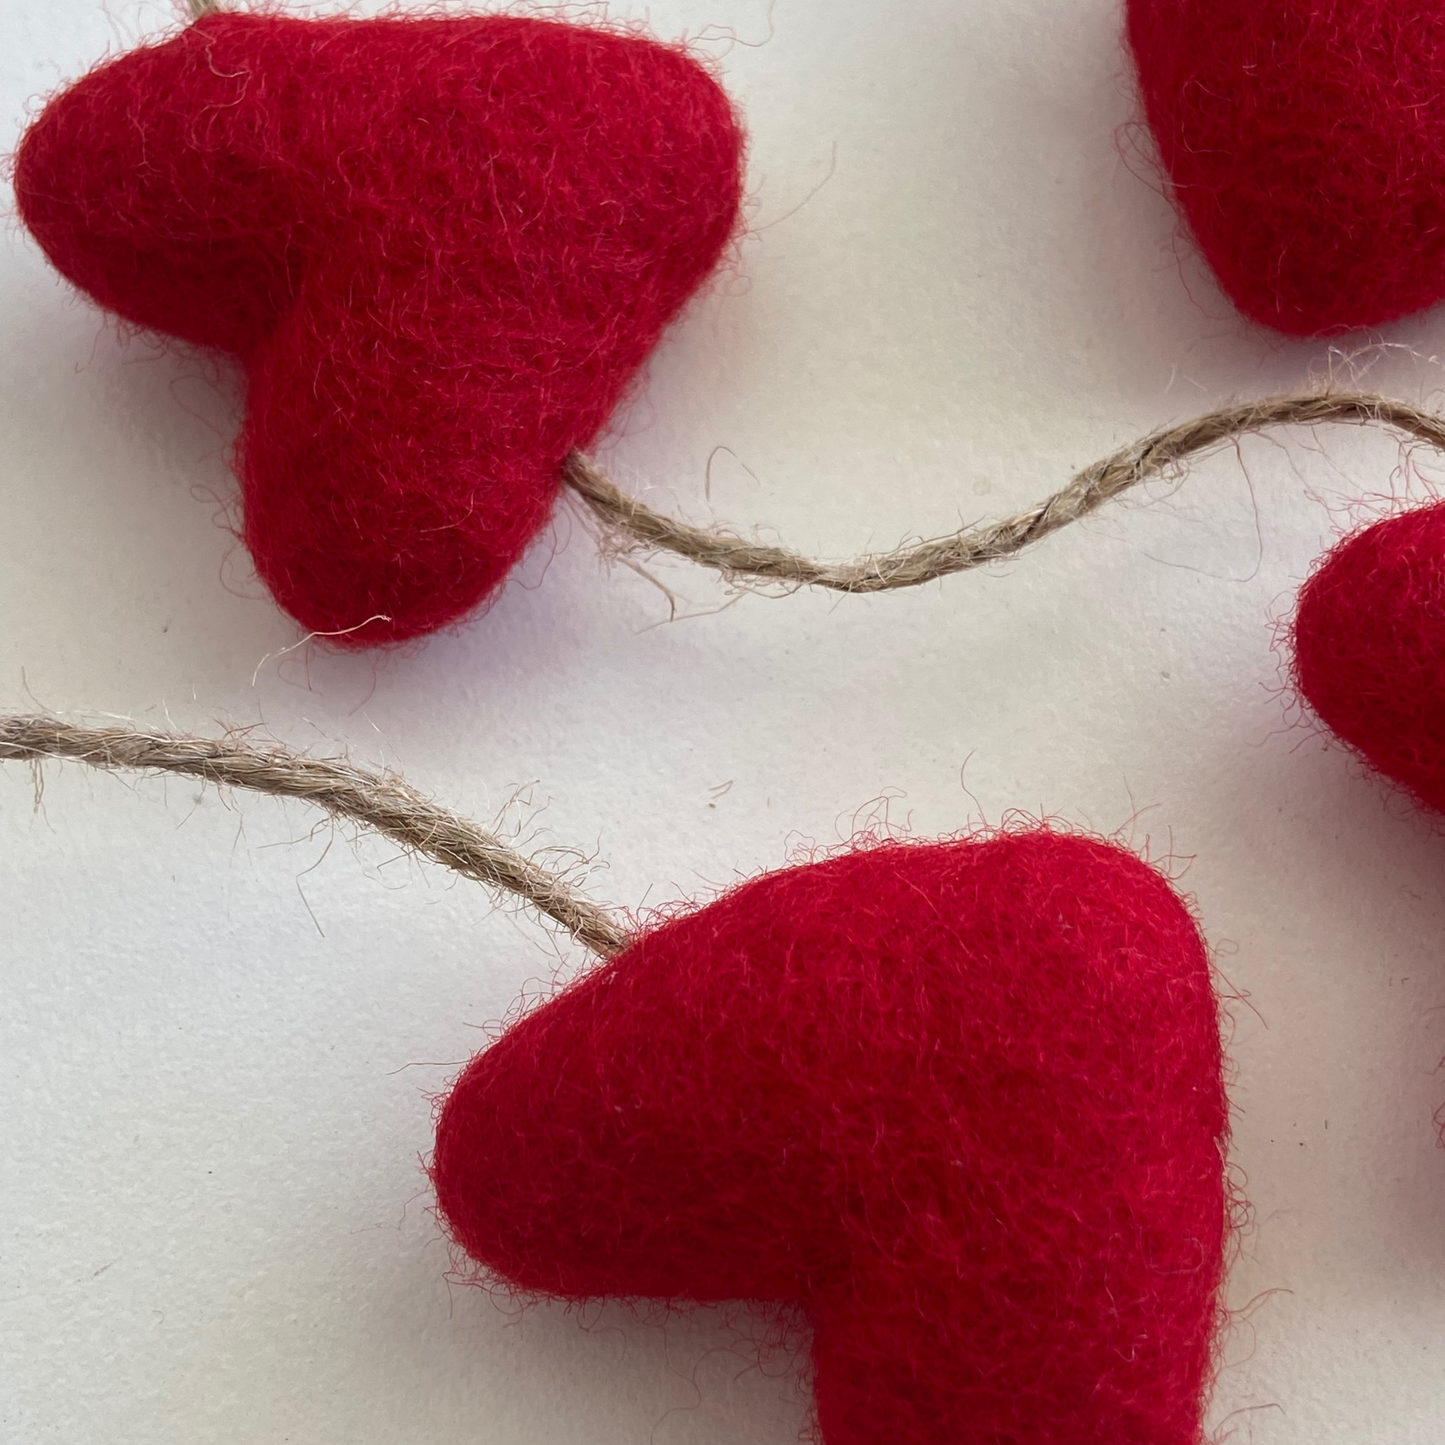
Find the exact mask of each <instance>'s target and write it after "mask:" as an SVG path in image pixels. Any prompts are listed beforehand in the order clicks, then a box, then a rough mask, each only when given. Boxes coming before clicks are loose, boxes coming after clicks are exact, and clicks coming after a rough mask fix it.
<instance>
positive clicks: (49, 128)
mask: <svg viewBox="0 0 1445 1445" xmlns="http://www.w3.org/2000/svg"><path fill="white" fill-rule="evenodd" d="M742 151H743V136H742V131H741V129H740V127H739V124H738V122H737V119H736V117H735V115H734V113H733V110H732V107H731V106H730V104H729V102H728V100H727V97H726V96H725V95H724V94H723V92H722V90H721V88H720V87H719V86H718V84H717V83H716V82H715V81H714V80H713V78H712V77H711V75H710V74H709V73H708V72H707V71H706V70H705V69H703V67H702V66H700V65H699V64H698V63H697V61H696V60H694V59H693V58H692V57H690V56H689V55H688V54H686V53H685V52H684V51H682V50H681V49H679V48H676V47H670V46H665V45H661V44H658V43H656V42H654V41H651V40H648V39H645V38H644V37H642V36H641V35H639V34H636V33H632V32H626V33H624V32H621V31H611V30H606V29H597V28H587V27H581V26H575V25H567V24H560V23H555V22H546V21H538V20H527V19H520V18H516V17H511V16H486V17H464V18H448V19H438V18H415V19H408V20H397V19H385V20H348V19H321V20H296V19H288V18H286V17H283V16H278V15H270V14H245V15H241V14H228V13H216V14H210V15H206V16H203V17H202V18H201V19H199V20H198V21H196V23H194V24H193V25H191V26H189V27H188V28H187V29H186V30H184V31H182V32H181V33H180V34H179V35H177V36H175V37H173V38H171V39H169V40H166V41H164V42H162V43H160V44H155V45H149V46H144V47H142V48H141V49H139V50H136V51H133V52H131V53H130V54H128V55H124V56H122V57H120V58H119V59H118V60H115V61H112V62H110V63H108V64H106V65H102V66H101V67H99V68H98V69H97V70H95V71H93V72H91V74H89V75H88V76H86V77H85V78H84V79H83V80H81V81H80V82H79V83H77V84H76V85H74V86H72V87H70V88H69V89H68V90H66V91H64V92H62V93H61V94H60V95H59V96H57V97H56V98H55V99H54V100H52V101H51V102H50V104H49V105H48V106H47V107H46V108H45V110H44V111H43V113H42V114H41V115H40V117H39V118H38V119H37V120H36V121H35V123H34V124H33V125H32V126H31V128H30V129H29V131H28V132H27V133H26V135H25V138H24V140H23V141H22V143H21V146H20V150H19V154H18V157H17V162H16V172H15V190H16V196H17V199H18V202H19V208H20V214H21V217H22V219H23V220H24V222H25V224H26V225H27V226H28V227H29V229H30V231H31V232H32V233H33V234H34V235H35V236H36V238H37V239H38V240H39V241H40V244H41V245H42V246H43V247H44V249H45V251H46V253H47V255H48V256H49V257H50V259H51V260H52V261H53V262H54V263H55V265H56V266H57V267H58V268H59V270H60V271H61V272H63V273H64V274H65V275H66V276H67V277H68V278H69V279H70V280H71V281H72V282H74V283H75V285H77V286H78V287H80V288H81V289H82V290H84V291H86V292H87V293H89V294H90V295H91V296H92V297H94V298H95V300H96V301H98V302H99V303H100V304H101V305H102V306H104V307H106V308H108V309H109V310H112V311H114V312H116V313H117V314H118V315H120V316H122V317H124V318H125V319H126V320H128V321H131V322H135V323H137V324H139V325H141V326H147V327H153V328H155V329H156V330H158V331H163V332H169V333H171V334H173V335H175V336H178V337H181V338H182V339H184V340H186V341H189V342H193V343H196V344H199V345H202V346H208V347H216V348H220V349H222V350H225V351H229V352H233V353H235V354H236V355H237V356H239V357H240V358H241V361H242V362H243V364H244V366H245V369H246V374H247V377H248V395H247V403H246V419H245V425H244V428H243V431H242V435H241V439H240V443H239V447H238V470H239V473H240V477H241V484H242V490H243V497H244V511H245V521H244V537H245V541H246V544H247V546H248V547H249V548H250V550H251V554H252V556H253V558H254V559H255V563H256V567H257V570H258V571H259V573H260V574H261V576H262V578H263V579H264V580H265V581H266V583H267V584H268V585H269V587H270V588H271V590H272V592H273V593H274V594H275V596H276V599H277V601H278V602H280V604H281V605H282V606H283V607H284V608H286V610H287V611H289V612H290V613H291V614H292V615H293V616H295V617H296V618H297V619H298V620H299V621H300V622H301V623H302V624H303V625H304V626H305V627H307V628H308V629H311V630H313V631H316V632H320V633H325V634H328V635H333V636H335V637H336V639H337V641H338V642H339V643H340V644H341V645H343V646H361V645H366V644H370V643H377V642H391V641H398V640H401V639H404V638H408V637H414V636H417V635H418V634H421V633H425V632H428V631H431V630H433V629H435V628H437V627H439V626H442V625H443V624H445V623H447V622H450V621H452V620H454V619H455V618H457V617H460V616H462V615H464V614H465V613H467V612H469V611H470V610H472V609H473V608H475V607H476V606H477V605H478V604H479V603H480V602H481V601H483V600H484V599H485V598H486V597H487V596H489V595H490V594H491V593H492V592H493V591H494V590H495V588H496V587H497V586H498V585H499V584H500V582H501V581H502V580H503V578H504V577H505V576H506V574H507V572H508V570H509V569H510V568H511V566H512V565H513V563H514V562H515V561H516V559H517V558H518V556H519V555H520V554H521V552H522V550H523V549H524V548H525V547H526V545H527V544H528V542H529V541H530V540H531V539H532V538H533V536H534V535H535V534H536V533H537V531H538V529H539V528H540V527H541V526H542V525H543V523H544V522H545V520H546V518H547V516H548V514H549V512H550V510H551V507H552V504H553V501H554V499H555V496H556V493H557V488H558V485H559V473H560V469H561V466H562V463H563V460H564V458H566V457H567V455H568V454H569V453H570V452H571V451H572V450H573V449H574V448H576V447H579V446H583V445H585V444H587V443H588V442H589V441H590V440H591V439H592V438H593V437H594V436H595V435H596V433H597V432H598V431H599V429H600V428H601V427H602V426H603V424H604V423H605V422H606V420H607V418H608V416H609V415H610V414H611V412H612V411H613V409H614V408H615V407H616V405H617V403H618V401H619V399H620V398H621V396H622V395H623V393H624V391H625V390H626V388H627V386H628V384H629V383H630V382H631V380H632V379H633V377H634V376H635V375H636V373H637V370H638V368H639V367H640V366H641V365H642V363H643V361H644V360H645V359H646V357H647V355H648V353H649V352H650V351H651V350H652V348H653V347H654V345H655V344H656V342H657V340H658V337H659V336H660V334H661V332H662V330H663V328H664V327H665V326H666V325H667V323H668V322H669V321H670V320H672V318H673V317H674V316H675V315H676V314H677V312H678V310H679V309H680V308H681V307H682V306H683V304H684V303H685V302H686V301H687V299H688V298H689V297H690V296H691V295H692V294H693V292H694V291H695V290H696V289H697V287H698V286H699V284H700V283H701V282H702V281H703V280H704V279H705V278H706V276H707V275H708V274H709V273H710V272H711V271H712V270H713V268H714V267H715V265H716V264H717V262H718V259H719V257H720V256H721V254H722V251H723V248H724V247H725V246H726V244H727V242H728V240H729V238H730V237H731V236H732V234H733V232H734V230H735V228H736V226H737V222H738V214H739V205H740V199H741V164H742Z"/></svg>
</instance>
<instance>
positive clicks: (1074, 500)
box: [563, 391, 1445, 592]
mask: <svg viewBox="0 0 1445 1445" xmlns="http://www.w3.org/2000/svg"><path fill="white" fill-rule="evenodd" d="M1321 422H1345V423H1352V424H1356V425H1378V426H1385V427H1390V428H1392V429H1394V430H1395V431H1399V432H1403V433H1404V434H1406V435H1408V436H1412V437H1415V438H1417V439H1418V440H1420V441H1423V442H1427V443H1429V445H1431V446H1432V447H1436V448H1439V449H1441V450H1445V416H1440V415H1437V414H1435V413H1433V412H1429V411H1424V410H1422V409H1421V408H1419V407H1415V406H1411V405H1410V404H1409V403H1408V402H1403V401H1395V400H1393V399H1391V398H1390V397H1385V396H1380V395H1377V394H1375V393H1373V392H1346V391H1341V392H1318V393H1304V394H1300V395H1294V396H1275V397H1266V398H1264V399H1263V400H1259V401H1247V402H1240V403H1238V404H1236V405H1234V406H1226V407H1221V408H1220V409H1219V410H1217V411H1211V412H1208V413H1206V414H1205V415H1204V416H1198V417H1195V418H1194V419H1193V420H1192V421H1186V422H1181V423H1180V424H1179V425H1177V426H1171V427H1165V428H1163V429H1162V430H1160V431H1156V432H1151V433H1150V434H1149V435H1148V436H1146V437H1143V438H1142V439H1140V440H1139V441H1136V442H1131V443H1130V444H1129V445H1128V446H1126V447H1123V448H1121V449H1120V450H1119V451H1117V452H1115V453H1113V455H1112V456H1107V457H1105V458H1103V460H1102V461H1097V462H1095V463H1093V465H1092V466H1088V467H1085V468H1084V470H1083V471H1081V472H1079V473H1078V474H1077V475H1076V476H1075V477H1074V478H1073V480H1072V481H1070V482H1069V483H1068V485H1067V486H1065V487H1062V488H1060V489H1059V490H1058V491H1057V492H1055V493H1054V494H1053V496H1051V497H1046V498H1045V499H1044V500H1043V501H1042V502H1038V503H1036V504H1035V505H1034V506H1032V507H1029V508H1027V509H1026V510H1024V511H1022V512H1019V513H1017V514H1015V515H1014V516H1012V517H1005V518H1004V519H1003V521H1001V522H989V523H986V524H984V525H982V526H978V527H967V528H963V529H962V530H960V531H957V532H953V533H950V534H949V535H948V536H946V537H935V538H932V539H930V540H927V541H923V542H919V543H917V544H915V545H912V546H906V547H899V548H898V549H896V550H895V551H892V552H879V553H874V554H870V555H866V556H862V557H857V558H854V559H853V560H852V561H847V562H819V561H814V560H813V559H812V558H809V557H803V556H800V555H799V554H798V553H796V552H790V551H788V550H787V548H785V547H777V546H773V545H770V544H768V543H765V542H757V541H750V540H749V539H747V538H745V537H742V536H740V535H739V534H738V533H736V532H733V531H729V530H727V529H726V528H723V527H695V526H692V525H691V524H689V523H687V522H680V521H677V520H676V519H674V518H672V517H665V516H663V515H662V514H660V513H658V512H654V511H652V509H651V508H649V507H647V506H645V505H644V504H643V503H642V502H640V501H638V500H637V498H636V497H633V496H629V495H628V494H627V493H626V492H624V491H622V490H621V489H620V488H619V487H618V486H617V485H616V484H615V483H614V482H612V481H610V480H609V479H608V478H607V477H606V476H604V475H603V473H602V472H601V471H599V470H598V468H597V466H596V464H595V463H594V462H592V461H591V460H590V459H589V458H588V457H586V456H584V455H583V454H582V453H581V452H573V453H572V454H571V455H570V456H569V457H568V458H567V461H566V463H565V464H564V468H563V478H564V480H565V481H566V483H567V485H568V486H570V487H571V488H572V490H573V491H575V492H576V493H577V495H578V496H580V497H581V498H582V499H583V501H585V502H586V503H587V505H588V506H589V507H590V508H591V509H592V511H593V513H594V514H595V515H596V516H597V518H598V519H599V520H600V521H601V522H602V523H603V525H604V526H605V527H606V528H607V529H608V530H609V531H611V532H612V533H614V534H621V536H622V537H624V538H625V539H626V545H628V546H630V547H635V548H639V549H647V550H651V551H662V552H674V553H676V554H677V555H678V556H680V557H686V558H687V559H688V560H689V561H692V562H697V563H700V564H701V565H702V566H704V567H714V568H716V569H717V570H718V571H719V572H721V573H723V575H724V576H726V577H727V578H728V579H729V580H730V581H738V582H744V583H745V582H747V581H749V580H756V581H759V582H765V583H766V582H780V583H784V584H791V585H794V586H801V587H827V588H831V589H832V590H833V591H835V592H890V591H892V590H894V589H895V588H899V587H916V586H918V585H919V584H920V583H922V582H932V581H933V580H934V579H935V578H938V577H947V576H949V575H950V574H951V573H954V572H966V571H968V570H969V569H970V568H973V567H982V566H985V565H986V564H987V563H989V562H999V561H1002V560H1003V559H1004V558H1007V557H1013V556H1015V555H1017V554H1018V553H1019V552H1021V551H1023V549H1024V548H1025V547H1028V546H1030V545H1031V544H1032V543H1034V542H1038V541H1042V540H1043V538H1045V537H1047V536H1049V535H1050V534H1051V533H1053V532H1057V531H1059V530H1060V528H1063V527H1067V526H1068V525H1069V524H1070V523H1071V522H1077V521H1079V520H1080V518H1082V517H1087V516H1088V515H1089V513H1090V512H1093V511H1095V510H1096V509H1097V508H1099V507H1101V506H1103V504H1104V503H1105V502H1107V501H1109V500H1110V499H1111V498H1113V497H1117V496H1119V495H1120V493H1122V492H1126V491H1128V490H1129V488H1130V487H1134V486H1137V485H1138V484H1139V483H1140V482H1143V481H1147V480H1148V479H1149V478H1150V477H1157V476H1160V475H1164V474H1167V473H1168V472H1170V471H1171V469H1173V468H1175V467H1177V466H1178V465H1179V464H1180V463H1182V462H1183V461H1184V460H1185V458H1187V457H1190V456H1193V455H1195V454H1196V453H1198V452H1202V451H1207V450H1208V449H1209V448H1210V447H1214V446H1218V445H1220V444H1221V443H1223V442H1227V441H1230V440H1232V439H1234V438H1236V437H1241V436H1247V435H1249V434H1250V433H1253V432H1260V431H1264V430H1266V429H1267V428H1269V427H1275V426H1316V425H1318V424H1319V423H1321Z"/></svg>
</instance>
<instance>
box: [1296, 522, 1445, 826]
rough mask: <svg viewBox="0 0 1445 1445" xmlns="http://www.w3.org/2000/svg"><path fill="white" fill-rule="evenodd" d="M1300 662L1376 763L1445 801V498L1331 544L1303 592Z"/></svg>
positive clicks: (1330, 715)
mask: <svg viewBox="0 0 1445 1445" xmlns="http://www.w3.org/2000/svg"><path fill="white" fill-rule="evenodd" d="M1294 671H1295V682H1296V685H1297V687H1298V688H1299V691H1300V692H1301V693H1302V694H1303V696H1304V697H1305V698H1306V700H1307V701H1308V702H1309V704H1310V706H1311V707H1312V708H1313V709H1314V710H1315V712H1316V713H1317V714H1318V715H1319V717H1320V718H1321V720H1322V721H1323V722H1324V723H1326V724H1327V725H1328V726H1329V727H1330V728H1331V729H1333V730H1334V732H1336V733H1337V734H1338V735H1339V736H1340V737H1341V738H1343V739H1344V740H1345V741H1346V742H1347V743H1349V744H1350V746H1351V747H1353V748H1354V749H1355V750H1356V751H1357V752H1359V753H1360V755H1361V756H1362V757H1363V758H1364V759H1365V761H1366V762H1368V763H1369V764H1370V765H1371V767H1374V768H1376V769H1378V770H1379V771H1380V772H1382V773H1383V774H1384V775H1385V776H1386V777H1388V778H1391V779H1393V780H1394V781H1395V782H1396V783H1398V784H1399V785H1400V786H1401V787H1403V788H1405V789H1406V790H1407V791H1408V792H1409V793H1410V794H1412V795H1413V796H1414V797H1415V798H1416V799H1418V800H1419V801H1420V802H1421V803H1423V804H1424V805H1425V806H1426V807H1428V808H1433V809H1435V810H1436V811H1438V812H1445V502H1437V503H1435V504H1433V505H1431V506H1428V507H1419V508H1416V509H1415V510H1414V511H1409V512H1402V513H1401V514H1400V515H1399V516H1396V517H1390V518H1387V519H1386V520H1385V521H1383V522H1376V523H1375V524H1374V525H1373V526H1369V527H1366V528H1365V529H1364V530H1363V531H1360V532H1356V533H1355V534H1354V535H1353V536H1350V537H1347V538H1346V539H1345V540H1344V541H1342V542H1341V543H1339V545H1338V546H1336V547H1335V548H1334V549H1333V550H1332V551H1330V552H1329V553H1328V555H1327V556H1326V557H1325V558H1324V559H1323V561H1322V562H1321V563H1320V565H1319V567H1317V568H1316V570H1315V571H1314V573H1313V574H1312V575H1311V577H1310V579H1309V581H1308V582H1306V583H1305V585H1304V587H1303V589H1302V590H1301V592H1300V599H1299V607H1298V610H1297V611H1296V613H1295V620H1294Z"/></svg>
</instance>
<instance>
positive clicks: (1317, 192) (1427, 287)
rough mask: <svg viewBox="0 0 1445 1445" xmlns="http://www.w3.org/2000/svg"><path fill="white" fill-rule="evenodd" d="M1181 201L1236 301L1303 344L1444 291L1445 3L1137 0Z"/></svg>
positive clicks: (1153, 122) (1150, 109)
mask: <svg viewBox="0 0 1445 1445" xmlns="http://www.w3.org/2000/svg"><path fill="white" fill-rule="evenodd" d="M1126 8H1127V13H1128V41H1129V46H1130V48H1131V49H1132V51H1133V56H1134V63H1135V66H1136V68H1137V72H1138V79H1139V90H1140V94H1141V98H1142V102H1143V107H1144V112H1145V115H1146V116H1147V118H1148V122H1149V125H1150V127H1151V129H1152V130H1153V133H1154V138H1155V142H1156V144H1157V146H1158V151H1159V159H1160V161H1161V162H1162V164H1163V166H1164V169H1165V171H1166V172H1167V174H1168V178H1169V184H1170V189H1171V191H1172V193H1173V196H1174V200H1175V203H1176V205H1177V206H1178V207H1179V210H1180V212H1181V214H1182V215H1183V218H1184V220H1185V222H1186V224H1187V226H1188V228H1189V231H1190V233H1191V234H1192V235H1193V237H1194V239H1195V241H1196V242H1197V243H1198V245H1199V249H1200V250H1201V252H1202V253H1203V255H1204V258H1205V260H1206V261H1208V263H1209V265H1210V266H1211V267H1212V268H1213V270H1214V273H1215V275H1216V276H1217V277H1218V279H1219V284H1220V285H1221V286H1222V287H1223V288H1224V290H1225V292H1226V293H1227V294H1228V295H1229V297H1230V299H1231V300H1232V301H1233V302H1234V304H1235V305H1236V306H1237V307H1238V308H1239V309H1240V310H1241V311H1242V312H1243V313H1244V314H1245V315H1246V316H1248V317H1250V318H1251V319H1252V320H1254V321H1258V322H1261V323H1262V324H1264V325H1265V326H1271V327H1274V328H1275V329H1276V330H1279V331H1283V332H1286V333H1288V334H1290V335H1294V336H1308V335H1313V334H1318V333H1328V332H1338V331H1342V330H1346V329H1349V328H1353V327H1363V326H1379V325H1382V324H1383V323H1385V322H1387V321H1392V320H1394V319H1395V318H1396V317H1399V316H1405V315H1408V314H1409V313H1410V312H1412V311H1419V310H1422V309H1423V308H1425V307H1427V306H1433V305H1435V304H1436V303H1437V302H1438V301H1440V300H1441V299H1442V298H1445V106H1442V105H1441V103H1440V96H1441V92H1442V88H1445V3H1442V0H1127V6H1126Z"/></svg>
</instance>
